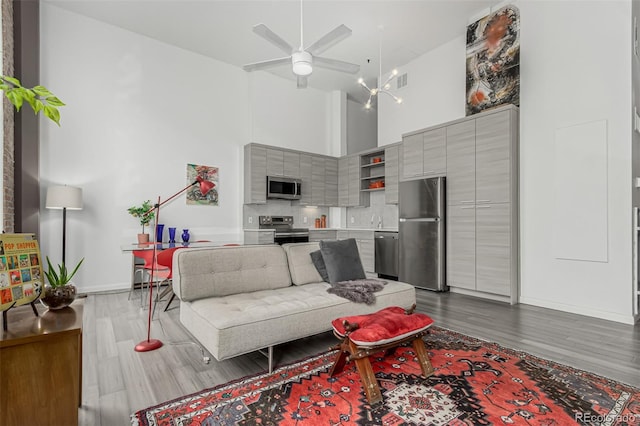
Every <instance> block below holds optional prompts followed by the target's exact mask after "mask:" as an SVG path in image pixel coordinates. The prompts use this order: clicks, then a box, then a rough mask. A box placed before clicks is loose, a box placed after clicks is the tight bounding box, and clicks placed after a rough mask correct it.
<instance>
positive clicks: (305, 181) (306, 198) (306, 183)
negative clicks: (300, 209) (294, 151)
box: [300, 154, 313, 206]
mask: <svg viewBox="0 0 640 426" xmlns="http://www.w3.org/2000/svg"><path fill="white" fill-rule="evenodd" d="M311 157H312V156H311V154H300V179H301V180H302V189H301V194H300V204H301V205H303V206H310V205H312V204H313V203H312V201H313V200H312V199H311V190H312V183H311V182H313V174H312V171H311V167H312V165H313V164H312V160H311Z"/></svg>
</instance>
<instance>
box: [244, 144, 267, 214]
mask: <svg viewBox="0 0 640 426" xmlns="http://www.w3.org/2000/svg"><path fill="white" fill-rule="evenodd" d="M244 202H245V204H264V203H266V202H267V149H266V148H264V147H261V146H256V145H253V144H249V145H245V146H244Z"/></svg>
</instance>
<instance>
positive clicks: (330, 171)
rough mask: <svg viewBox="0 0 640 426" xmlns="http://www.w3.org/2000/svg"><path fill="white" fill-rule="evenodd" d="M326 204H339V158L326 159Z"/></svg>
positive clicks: (330, 205) (331, 205)
mask: <svg viewBox="0 0 640 426" xmlns="http://www.w3.org/2000/svg"><path fill="white" fill-rule="evenodd" d="M324 172H325V174H324V204H323V205H324V206H328V207H336V206H337V205H338V159H337V158H325V159H324Z"/></svg>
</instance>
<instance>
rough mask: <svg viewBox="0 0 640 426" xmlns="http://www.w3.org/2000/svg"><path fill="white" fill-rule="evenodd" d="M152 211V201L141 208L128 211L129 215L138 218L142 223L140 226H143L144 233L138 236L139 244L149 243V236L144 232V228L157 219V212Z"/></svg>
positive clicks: (136, 207)
mask: <svg viewBox="0 0 640 426" xmlns="http://www.w3.org/2000/svg"><path fill="white" fill-rule="evenodd" d="M151 209H153V205H152V204H151V201H150V200H147V201H145V202H144V203H142V205H140V206H132V207H129V208H128V209H127V211H128V212H129V214H130V215H131V216H133V217H135V218H137V219H138V220H139V221H140V225H142V233H140V234H138V243H139V244H143V243H148V242H149V234H147V233H145V232H144V227H145V225H148V224H149V222H151V221H152V220H153V218H154V217H155V212H153V211H151Z"/></svg>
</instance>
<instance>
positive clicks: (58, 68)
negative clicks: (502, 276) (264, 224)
mask: <svg viewBox="0 0 640 426" xmlns="http://www.w3.org/2000/svg"><path fill="white" fill-rule="evenodd" d="M40 10H41V33H40V36H41V79H42V84H43V85H45V86H47V87H49V88H51V90H53V91H54V92H55V93H56V94H57V95H58V96H59V97H60V98H61V99H62V100H63V101H64V102H66V103H67V106H65V107H63V108H61V115H62V119H61V127H60V128H58V127H57V126H55V125H52V124H51V123H50V122H48V121H47V120H45V119H42V121H41V149H40V153H41V154H40V155H41V157H40V180H41V188H42V191H41V192H42V193H41V194H40V197H41V206H42V208H41V212H42V214H41V224H40V229H41V235H40V236H39V240H40V242H41V245H42V252H43V255H48V256H50V257H51V258H52V260H53V261H54V262H59V261H60V258H61V254H60V253H61V242H60V238H61V231H62V223H61V212H60V211H59V210H51V211H48V210H46V209H45V208H44V194H45V193H46V188H47V187H48V186H49V185H53V184H69V185H76V186H80V187H82V188H83V190H84V205H85V208H84V210H82V211H70V212H68V214H67V253H66V258H67V263H69V264H71V263H75V262H76V261H78V260H79V259H80V258H82V257H84V258H85V263H84V265H83V266H82V268H81V269H80V272H79V274H78V275H77V278H76V279H75V281H76V282H77V284H78V286H79V288H80V290H81V291H98V290H108V289H115V288H123V287H124V288H126V287H127V286H128V285H129V280H130V266H131V256H130V255H128V254H123V253H122V252H121V249H120V246H121V244H122V243H125V242H133V241H135V236H136V234H137V233H138V232H139V231H140V227H139V226H138V224H137V222H136V220H135V219H134V218H132V217H131V216H130V215H129V214H128V213H127V211H126V210H127V208H128V207H129V206H131V205H133V204H137V203H141V202H142V201H144V200H146V199H152V200H153V201H155V200H156V199H157V197H158V196H161V197H162V198H163V199H165V198H167V197H168V196H170V195H172V194H173V193H174V192H176V191H178V190H179V189H182V188H183V187H184V186H185V185H186V184H187V181H186V164H187V163H196V164H205V165H210V166H217V167H219V168H220V182H219V184H220V185H219V188H218V189H219V191H220V193H219V196H220V205H219V206H218V207H206V206H187V205H186V203H185V199H184V195H182V196H181V197H179V198H178V199H176V200H174V201H172V202H171V203H170V204H168V205H166V207H164V208H163V209H162V211H161V218H160V222H161V223H164V224H166V226H167V227H168V226H176V227H178V228H179V229H180V230H181V229H182V228H189V229H190V230H191V231H192V232H191V234H192V239H201V238H202V239H214V240H216V241H221V242H226V241H236V240H238V239H241V238H242V234H241V232H240V231H241V227H242V222H241V221H242V146H243V145H245V144H246V143H249V142H251V141H256V142H263V143H270V144H273V145H279V146H287V147H291V148H297V149H303V150H309V151H313V152H319V153H325V152H326V151H328V150H329V148H328V146H329V144H328V139H329V137H328V131H327V127H326V125H325V124H324V123H326V122H327V121H328V118H327V115H328V113H327V112H328V109H329V106H330V104H329V102H328V95H326V94H322V93H320V92H317V91H314V90H310V89H307V90H306V91H296V90H297V89H295V82H293V81H286V83H288V84H284V83H281V82H283V80H281V79H278V78H276V77H272V76H269V75H261V74H263V73H258V74H256V75H255V79H254V80H253V82H254V83H255V82H256V81H258V82H259V83H260V84H259V85H258V87H256V85H255V84H253V85H250V84H249V77H248V74H247V73H245V72H244V71H242V70H241V69H240V68H237V67H232V66H230V65H227V64H223V63H221V62H218V61H215V60H212V59H210V58H206V57H204V56H201V55H198V54H194V53H192V52H188V51H185V50H182V49H179V48H176V47H173V46H169V45H166V44H163V43H160V42H158V41H155V40H152V39H149V38H147V37H143V36H140V35H137V34H134V33H131V32H128V31H124V30H122V29H119V28H116V27H113V26H110V25H106V24H103V23H100V22H98V21H95V20H92V19H89V18H86V17H83V16H80V15H77V14H74V13H71V12H67V11H64V10H62V9H59V8H56V7H55V6H51V5H50V4H47V3H43V4H41V8H40ZM276 95H277V96H276ZM250 97H251V98H252V99H253V102H255V103H250V102H249V99H250ZM265 104H267V105H268V106H269V107H268V108H267V107H266V106H265ZM318 121H319V122H321V123H323V124H320V125H317V126H316V125H314V124H313V123H316V122H318ZM251 123H254V125H253V126H252V125H251ZM276 135H280V136H281V139H278V138H277V137H276ZM165 232H166V231H165Z"/></svg>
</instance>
